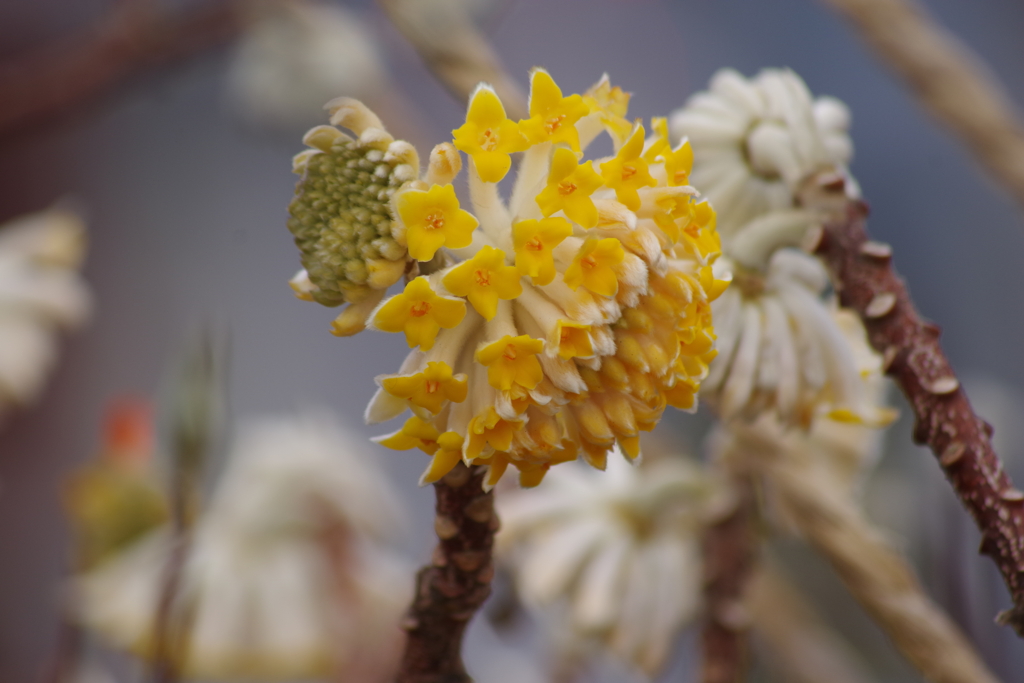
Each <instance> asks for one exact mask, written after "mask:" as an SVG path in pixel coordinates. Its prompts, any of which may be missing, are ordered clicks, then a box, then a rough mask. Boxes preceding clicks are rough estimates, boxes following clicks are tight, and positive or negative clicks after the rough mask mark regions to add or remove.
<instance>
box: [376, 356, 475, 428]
mask: <svg viewBox="0 0 1024 683" xmlns="http://www.w3.org/2000/svg"><path fill="white" fill-rule="evenodd" d="M381 386H382V387H383V388H384V391H386V392H388V393H389V394H391V395H392V396H395V397H396V398H404V399H405V400H407V401H409V403H411V404H413V405H414V406H418V407H420V408H423V409H425V410H428V411H430V413H431V414H433V415H437V414H438V413H439V412H441V408H443V407H444V405H445V403H447V402H448V401H453V402H455V403H461V402H463V401H465V400H466V392H467V391H468V387H467V383H466V376H465V375H464V374H459V375H455V374H452V369H451V367H449V366H448V364H447V363H444V362H440V361H437V362H428V363H427V367H426V368H425V369H424V370H422V371H421V372H417V373H416V374H414V375H394V376H391V377H385V378H384V379H383V380H382V381H381Z"/></svg>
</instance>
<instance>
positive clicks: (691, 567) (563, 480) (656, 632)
mask: <svg viewBox="0 0 1024 683" xmlns="http://www.w3.org/2000/svg"><path fill="white" fill-rule="evenodd" d="M723 502H725V501H724V499H723V497H722V495H721V489H720V488H718V486H717V485H716V482H715V481H714V480H713V479H711V478H710V477H709V476H708V475H707V474H705V473H704V472H703V471H702V470H701V469H699V468H698V467H697V466H696V465H695V464H692V463H690V462H688V461H686V460H683V459H678V458H671V459H668V458H666V459H662V460H657V461H645V462H644V463H642V464H641V465H639V466H633V467H631V466H630V465H628V464H627V463H625V462H624V461H623V460H622V459H621V458H613V459H612V460H611V461H610V462H609V463H608V470H607V472H605V473H603V474H598V473H596V472H593V471H588V470H587V469H586V468H583V467H579V466H567V467H562V468H558V469H557V470H555V471H554V472H552V473H551V474H550V475H549V481H548V483H547V484H546V485H545V486H544V487H543V488H541V489H537V490H534V491H508V492H506V495H503V496H501V497H499V498H498V499H497V503H498V510H499V513H500V516H501V520H502V529H501V531H500V532H499V534H498V538H497V542H498V546H497V548H498V553H499V554H498V557H499V559H500V560H501V561H502V562H503V564H505V566H506V567H507V568H509V569H510V571H511V572H512V577H513V580H514V581H515V585H516V587H517V589H518V591H519V593H520V595H521V596H522V598H523V600H524V602H525V603H526V604H527V606H529V607H531V608H533V609H541V608H544V609H543V611H542V616H544V617H546V621H547V623H548V625H549V626H550V628H551V629H552V630H553V631H555V632H557V633H559V634H562V635H565V634H566V631H568V632H570V633H571V634H572V636H573V637H574V638H575V639H577V640H579V639H597V640H599V641H603V642H605V643H607V645H608V646H609V647H610V649H611V650H612V652H613V653H614V654H615V655H616V656H618V657H620V658H622V659H624V660H626V661H629V662H632V663H633V664H635V665H636V666H638V667H640V668H641V669H643V670H644V671H645V672H646V673H647V674H649V675H653V674H656V673H657V672H658V670H659V669H660V668H661V667H662V665H663V664H664V663H665V659H666V656H667V655H668V653H669V651H670V649H671V646H672V643H673V642H674V640H675V637H676V635H677V634H678V632H679V630H680V629H681V628H682V627H683V626H684V625H685V624H686V623H687V622H688V621H690V620H691V619H692V618H693V617H694V616H695V615H696V612H697V610H698V608H699V605H700V599H701V588H702V573H701V560H700V536H701V533H702V531H703V529H704V526H705V524H706V523H707V521H708V519H709V517H711V516H714V515H715V514H717V513H718V512H720V511H721V510H722V509H723V508H722V507H721V504H722V503H723ZM559 606H561V607H563V608H564V609H561V610H558V609H557V607H559Z"/></svg>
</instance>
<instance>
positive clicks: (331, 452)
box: [75, 416, 412, 681]
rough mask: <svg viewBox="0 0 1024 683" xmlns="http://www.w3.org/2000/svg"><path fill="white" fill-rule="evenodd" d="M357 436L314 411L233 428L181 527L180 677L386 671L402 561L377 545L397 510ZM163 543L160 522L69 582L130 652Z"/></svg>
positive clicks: (161, 561)
mask: <svg viewBox="0 0 1024 683" xmlns="http://www.w3.org/2000/svg"><path fill="white" fill-rule="evenodd" d="M360 440H361V439H360V438H359V437H358V436H356V435H353V434H350V433H348V432H347V431H345V430H343V429H341V427H340V426H339V425H337V424H335V423H334V422H333V421H331V420H328V419H326V418H324V417H319V416H307V417H304V418H301V419H292V420H285V419H277V420H266V421H263V422H259V423H255V424H253V425H251V426H249V427H248V428H246V429H245V430H243V432H242V433H241V435H240V437H239V439H238V441H237V442H236V444H235V446H234V448H233V449H232V453H231V456H230V460H229V463H228V465H227V469H226V471H225V473H224V475H223V478H222V480H221V482H220V485H219V486H218V487H217V490H216V491H215V493H214V496H213V498H212V500H211V503H210V506H209V509H208V511H207V512H206V514H205V515H203V516H202V517H201V518H200V520H199V522H198V524H197V526H196V527H195V530H194V535H193V541H192V543H191V546H190V550H189V554H188V557H187V561H186V564H185V566H184V569H183V571H182V579H181V585H180V590H179V592H178V595H177V599H176V602H175V603H174V606H173V612H172V613H173V614H174V615H175V617H176V618H186V617H185V615H188V616H187V619H188V620H189V624H190V627H189V631H188V633H189V640H188V643H187V647H186V648H185V651H186V653H187V654H186V655H185V660H184V661H183V662H179V665H180V666H181V668H182V674H183V675H184V676H185V677H188V678H199V679H228V678H260V679H293V678H316V677H323V676H326V675H336V674H339V673H340V672H343V673H344V675H345V680H352V681H371V680H372V681H379V680H385V679H386V678H388V677H389V675H390V674H391V673H393V666H394V664H395V660H396V658H397V654H398V648H400V647H401V642H402V637H401V631H400V630H399V627H398V621H399V618H400V616H401V613H402V611H403V610H404V609H405V607H406V605H407V604H408V601H409V599H411V595H410V591H411V587H412V585H411V582H410V581H409V578H408V567H407V566H406V564H405V563H404V562H402V561H400V560H399V559H397V558H396V556H395V555H394V554H393V553H392V552H391V551H390V550H389V548H388V543H387V542H388V541H389V540H393V539H394V535H395V533H396V529H398V528H400V525H401V514H400V510H399V508H398V505H397V502H396V500H395V498H394V495H393V493H392V492H391V490H390V489H389V488H388V487H387V484H386V482H385V480H384V478H383V477H382V475H381V474H380V473H379V472H377V471H376V470H374V469H372V468H371V466H370V465H369V464H368V463H367V462H366V461H365V459H362V458H359V457H357V456H356V454H355V453H353V452H352V450H351V449H352V448H353V446H354V445H355V444H357V443H358V442H359V441H360ZM170 549H171V544H170V536H169V532H168V531H167V530H166V529H161V530H158V531H156V532H154V533H153V534H151V535H150V536H148V537H146V538H145V539H143V540H142V541H140V542H138V543H137V544H135V545H134V546H132V547H130V548H129V549H127V550H126V551H124V553H122V554H121V555H120V556H118V557H116V558H114V559H112V560H111V561H109V562H107V563H105V564H102V565H100V566H99V567H97V568H96V569H95V570H93V571H91V572H89V573H88V574H86V575H84V576H82V577H80V578H79V579H78V580H77V581H76V584H75V588H76V596H77V613H78V616H79V619H80V620H81V622H82V623H83V624H84V625H86V626H87V627H89V628H90V629H92V630H94V631H96V632H98V633H99V634H100V635H102V636H103V637H104V638H105V639H106V640H108V641H109V642H110V643H112V644H114V645H116V646H119V647H123V648H126V649H130V650H132V651H134V652H135V653H137V654H139V655H142V656H151V655H152V651H153V646H154V643H153V630H152V629H153V623H154V614H155V610H156V605H157V602H158V597H159V595H160V590H161V586H162V585H163V578H162V577H163V572H164V568H165V566H166V564H167V561H168V558H169V552H170Z"/></svg>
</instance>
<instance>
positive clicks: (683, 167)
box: [663, 140, 693, 186]
mask: <svg viewBox="0 0 1024 683" xmlns="http://www.w3.org/2000/svg"><path fill="white" fill-rule="evenodd" d="M663 157H664V159H665V175H666V176H667V177H668V184H669V185H673V186H678V185H689V184H690V172H691V171H692V170H693V148H692V147H690V141H689V140H683V141H682V142H680V143H679V145H678V146H677V147H676V148H675V149H673V150H671V151H669V152H665V153H664V154H663Z"/></svg>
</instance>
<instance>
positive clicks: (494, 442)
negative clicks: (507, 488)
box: [463, 406, 519, 465]
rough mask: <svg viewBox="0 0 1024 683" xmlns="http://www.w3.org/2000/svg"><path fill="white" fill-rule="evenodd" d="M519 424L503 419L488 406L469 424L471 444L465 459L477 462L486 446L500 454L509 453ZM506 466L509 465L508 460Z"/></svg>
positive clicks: (467, 446)
mask: <svg viewBox="0 0 1024 683" xmlns="http://www.w3.org/2000/svg"><path fill="white" fill-rule="evenodd" d="M518 424H519V423H517V422H515V421H513V420H505V419H503V418H502V417H501V416H499V415H498V413H497V411H495V410H494V408H492V407H490V406H488V407H487V409H486V410H484V412H482V413H481V414H479V415H477V416H476V417H474V418H473V420H472V421H471V422H470V423H469V430H468V431H469V442H468V443H467V444H466V448H465V452H464V453H463V457H464V458H465V459H467V460H475V459H476V458H478V457H480V455H481V454H482V453H483V450H484V447H485V446H490V447H491V448H493V449H494V450H496V451H498V452H504V451H507V450H508V449H509V448H511V447H512V437H513V435H514V434H515V430H516V426H517V425H518ZM492 457H497V456H492ZM505 464H506V465H507V464H508V461H507V460H506V461H505Z"/></svg>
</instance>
